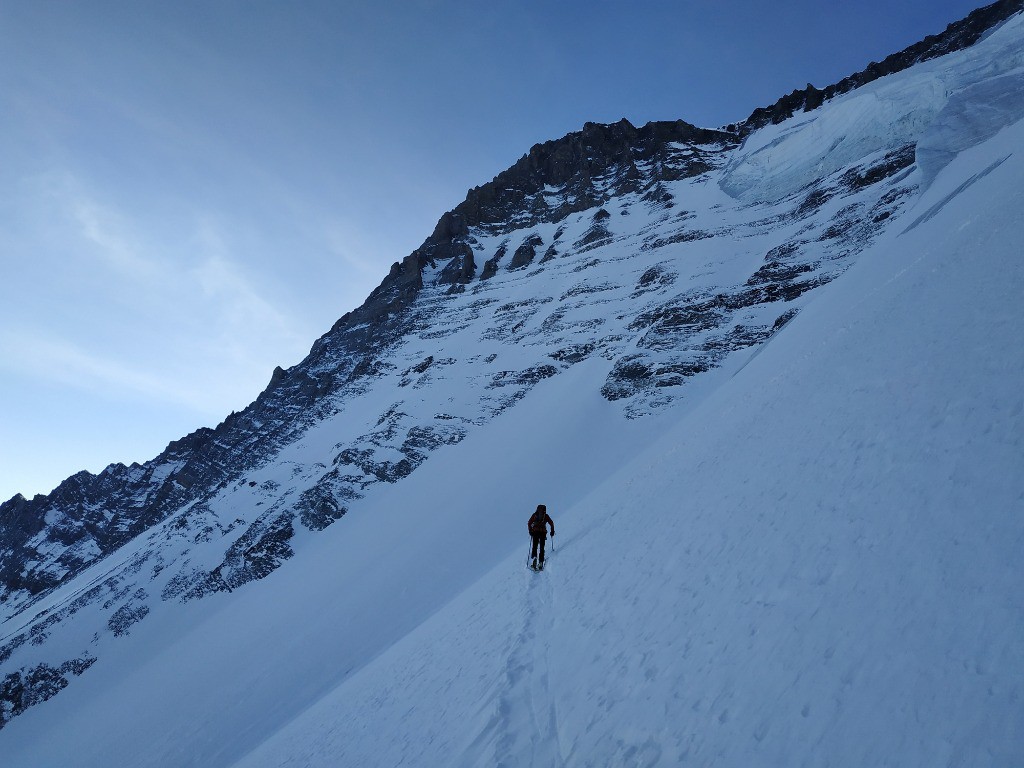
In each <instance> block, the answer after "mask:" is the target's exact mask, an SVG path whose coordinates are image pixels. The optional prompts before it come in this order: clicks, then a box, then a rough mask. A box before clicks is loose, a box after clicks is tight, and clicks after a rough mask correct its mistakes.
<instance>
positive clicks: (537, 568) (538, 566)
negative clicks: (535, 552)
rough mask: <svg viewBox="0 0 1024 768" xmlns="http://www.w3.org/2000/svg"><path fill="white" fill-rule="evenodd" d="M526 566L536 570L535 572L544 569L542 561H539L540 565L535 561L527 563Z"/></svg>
mask: <svg viewBox="0 0 1024 768" xmlns="http://www.w3.org/2000/svg"><path fill="white" fill-rule="evenodd" d="M526 567H527V568H529V569H530V570H531V571H536V572H537V573H540V572H541V571H543V570H544V564H543V563H541V564H540V565H537V564H535V563H529V564H528V565H527V566H526Z"/></svg>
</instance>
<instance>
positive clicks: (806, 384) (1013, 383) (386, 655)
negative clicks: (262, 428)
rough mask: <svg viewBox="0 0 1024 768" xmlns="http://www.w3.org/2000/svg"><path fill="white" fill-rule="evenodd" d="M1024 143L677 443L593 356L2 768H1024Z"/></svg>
mask: <svg viewBox="0 0 1024 768" xmlns="http://www.w3.org/2000/svg"><path fill="white" fill-rule="evenodd" d="M1021 146H1024V123H1020V122H1018V123H1016V124H1014V125H1012V126H1010V127H1008V128H1004V129H1003V130H1002V131H1000V132H999V133H997V134H996V135H995V136H994V137H992V138H990V139H988V140H986V141H983V142H981V143H979V144H977V145H976V146H974V147H971V148H969V149H965V150H964V151H962V152H961V153H960V154H959V155H958V156H957V157H956V158H955V159H954V160H953V161H952V162H951V163H949V164H948V165H947V166H946V167H945V168H943V169H942V170H941V171H939V173H938V174H937V176H936V177H935V179H934V182H933V183H932V185H931V186H930V188H929V189H928V190H927V192H926V193H925V194H924V195H922V196H921V197H920V199H918V200H917V201H916V202H915V204H914V209H913V210H911V211H909V212H908V213H907V214H906V215H905V216H904V217H903V222H906V224H907V226H906V227H903V226H901V227H895V228H892V229H890V231H889V233H888V234H887V235H885V236H883V237H882V238H880V239H879V240H878V241H877V242H876V243H875V245H874V246H873V247H871V248H870V249H869V250H868V251H867V252H866V253H865V254H863V255H862V257H861V259H860V261H859V262H858V263H857V264H856V265H855V266H854V267H853V268H852V269H851V270H850V271H849V272H847V273H846V274H845V275H844V276H843V277H842V278H841V279H839V280H837V281H835V282H833V283H831V284H830V285H829V286H826V287H825V288H823V289H822V290H821V291H819V292H817V293H816V294H815V295H814V298H813V299H812V300H811V301H809V302H808V304H807V306H806V308H805V309H804V311H803V313H802V314H801V315H800V316H798V317H797V318H796V319H795V320H794V321H792V322H791V323H790V324H789V325H788V326H786V328H784V329H783V330H782V331H781V332H780V333H779V334H777V335H776V336H775V337H774V338H773V339H772V340H771V341H770V342H769V343H768V344H766V345H765V346H764V347H763V348H762V350H761V352H760V353H759V354H757V355H756V356H754V357H753V358H752V359H750V360H749V362H748V363H747V364H746V365H745V367H743V368H742V369H741V370H739V371H737V372H736V373H735V375H734V376H733V377H732V378H731V379H730V380H728V381H727V382H726V383H724V384H722V385H721V386H720V387H719V388H718V389H716V390H715V391H714V392H712V393H710V394H709V395H708V396H707V398H706V399H705V400H703V401H702V402H701V403H700V404H699V405H697V406H696V407H694V408H693V409H691V410H690V411H688V412H684V414H683V416H682V417H681V418H678V419H676V420H675V422H674V423H671V422H670V421H669V418H668V416H667V415H666V416H664V418H662V419H661V420H660V423H659V424H657V425H654V424H652V423H651V422H650V421H649V420H648V421H639V422H629V421H624V420H622V419H621V417H620V416H619V415H618V413H617V412H616V411H615V409H614V407H613V405H612V404H610V403H608V402H606V401H605V400H603V399H602V398H600V397H599V395H598V394H597V393H596V392H595V391H593V388H592V387H583V386H582V385H581V382H582V381H584V380H591V379H593V377H594V376H595V373H596V375H598V376H599V375H600V373H601V372H595V370H593V369H594V368H596V367H600V366H601V365H603V364H604V363H603V362H602V361H600V360H593V361H589V362H587V363H585V364H582V365H581V366H577V367H576V368H574V369H572V370H571V371H570V372H568V373H567V374H564V375H562V376H559V377H556V378H554V379H551V380H549V381H544V382H541V383H540V384H538V385H537V387H535V388H534V389H533V390H532V391H531V393H530V394H529V395H528V396H527V397H526V399H525V400H524V401H523V402H522V403H521V404H520V405H519V406H517V408H516V409H513V410H510V411H507V412H506V413H504V414H502V415H501V416H500V417H498V418H497V419H496V420H495V422H494V424H493V425H492V427H491V428H489V429H488V430H483V431H480V432H477V433H474V434H472V435H470V436H469V437H467V439H466V440H464V441H463V442H462V443H460V444H458V445H455V446H450V447H448V448H445V449H442V451H440V452H439V453H438V455H437V456H436V457H435V458H433V459H432V460H431V462H430V463H429V464H428V465H425V466H424V467H423V468H422V469H421V470H420V471H419V472H417V473H415V474H414V475H412V476H410V477H409V478H407V479H406V480H405V481H404V482H403V483H402V484H399V485H398V486H395V487H394V488H392V489H389V493H388V494H387V495H380V496H379V497H377V499H376V501H375V503H374V504H373V506H372V507H365V508H360V510H359V511H358V512H354V513H351V514H350V515H348V516H346V517H345V518H343V519H342V520H341V521H339V522H338V523H337V524H335V525H334V526H332V527H331V528H330V529H328V530H327V531H324V532H323V534H322V535H321V536H319V537H317V538H315V539H314V540H313V541H311V543H310V544H309V545H308V548H307V550H306V551H304V553H303V557H302V558H296V559H294V560H291V561H288V562H287V563H285V564H284V565H283V566H282V567H281V568H280V569H279V570H278V571H276V572H274V573H273V574H271V575H270V576H269V577H267V578H266V579H265V580H263V581H261V582H258V583H257V584H256V585H253V587H252V588H247V589H244V590H242V591H240V592H237V593H234V594H231V595H216V596H213V597H211V598H209V599H207V600H204V601H201V602H199V603H189V604H186V605H176V606H174V609H173V611H168V612H165V613H164V614H162V616H160V617H156V618H155V619H153V620H152V621H147V622H143V623H141V624H140V625H139V627H138V630H137V631H136V632H135V633H133V634H132V635H131V636H130V637H128V638H125V639H124V643H125V644H126V647H128V648H130V649H136V650H137V653H136V654H135V655H133V654H132V653H126V656H127V657H128V658H129V659H131V658H135V659H136V662H135V663H134V664H132V663H126V662H125V661H124V660H123V659H122V660H120V661H119V662H118V664H117V665H114V664H110V665H105V662H104V660H102V659H101V660H100V661H99V662H97V664H96V665H95V666H94V668H93V669H91V670H90V671H89V674H88V675H86V676H84V677H83V678H82V679H81V680H80V681H78V682H76V684H75V685H73V686H70V687H69V689H68V690H67V691H65V692H64V693H62V694H61V696H59V697H57V698H55V699H53V700H52V701H50V702H47V704H46V705H45V706H43V707H37V708H34V709H32V710H29V711H28V712H26V713H25V714H24V715H22V716H21V717H20V718H18V719H17V720H15V721H13V722H12V723H11V724H10V725H9V726H8V727H7V728H6V729H5V730H4V732H3V734H2V739H3V742H2V746H3V751H4V764H5V765H11V766H57V765H76V766H92V765H95V766H109V765H118V764H123V765H129V764H130V765H138V766H142V765H154V766H156V765H162V766H168V765H202V766H238V767H239V768H241V767H242V766H245V767H246V768H255V767H256V766H284V765H295V766H298V765H302V766H339V765H351V766H355V765H359V766H395V765H422V766H427V765H466V766H471V765H507V766H522V765H594V766H598V765H602V766H603V765H642V766H654V765H677V764H681V763H687V762H692V763H694V764H700V765H720V766H749V765H761V766H766V765H779V766H792V765H808V766H823V765H851V766H854V765H856V766H864V765H901V766H906V765H962V766H988V765H991V766H1006V765H1013V764H1018V763H1020V762H1021V761H1022V760H1024V729H1022V727H1021V723H1022V722H1024V720H1022V718H1021V714H1022V700H1024V698H1022V696H1024V683H1022V681H1024V631H1022V630H1024V600H1022V598H1021V593H1020V589H1019V585H1020V584H1021V583H1022V578H1021V577H1022V575H1024V574H1022V573H1021V570H1022V569H1021V565H1020V557H1019V554H1020V551H1021V545H1022V543H1024V444H1022V442H1024V416H1022V413H1024V394H1022V393H1024V387H1022V384H1024V347H1022V345H1021V344H1019V340H1020V339H1021V338H1022V337H1024V313H1022V311H1021V308H1020V298H1021V296H1022V295H1024V268H1022V264H1021V260H1020V253H1021V249H1020V245H1019V243H1020V241H1021V236H1022V234H1024V191H1022V189H1021V185H1020V183H1019V180H1020V179H1021V178H1024V156H1022V155H1021V154H1020V152H1019V147H1021ZM980 169H988V172H987V173H979V170H980ZM667 413H669V414H670V413H671V412H667ZM552 424H557V425H558V428H557V429H552V428H551V426H550V425H552ZM659 432H660V433H661V434H660V435H659V434H658V433H659ZM647 441H649V443H648V444H647V445H646V447H644V448H642V449H641V448H639V446H640V445H641V444H643V443H645V442H647ZM584 446H585V448H584ZM631 457H632V458H631ZM456 489H457V490H456ZM537 501H545V502H547V503H548V505H549V509H550V510H551V512H552V513H553V515H554V518H555V521H556V524H557V526H558V531H559V533H558V536H557V537H556V539H555V541H554V544H555V547H556V551H555V553H554V555H553V556H552V559H551V565H550V567H549V568H548V569H547V570H546V571H545V572H544V573H543V574H540V575H535V574H533V573H531V572H529V571H527V570H526V569H525V568H523V559H524V557H525V554H526V553H525V545H526V540H525V536H524V535H523V533H524V532H523V530H522V529H523V527H524V522H525V518H526V516H527V515H528V513H529V511H530V510H531V509H532V506H533V504H535V503H536V502H537ZM382 520H386V522H382ZM370 541H372V542H373V544H372V545H371V544H368V543H367V542H370ZM513 543H514V544H515V548H514V549H512V547H513ZM460 585H462V586H460ZM463 587H465V589H463ZM455 594H457V597H455V598H454V599H451V600H449V598H450V597H451V595H455ZM439 601H440V602H439ZM445 603H446V604H445ZM182 626H185V627H189V628H190V629H189V630H188V631H187V632H185V633H184V634H182V633H181V631H180V630H177V629H176V628H178V627H182ZM153 647H159V648H161V649H162V650H161V651H160V652H159V653H157V654H151V653H148V649H151V648H153Z"/></svg>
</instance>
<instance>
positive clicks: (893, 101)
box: [721, 16, 1024, 202]
mask: <svg viewBox="0 0 1024 768" xmlns="http://www.w3.org/2000/svg"><path fill="white" fill-rule="evenodd" d="M1022 25H1024V21H1022V19H1021V17H1020V16H1016V17H1014V18H1012V19H1010V20H1009V21H1007V22H1006V23H1005V24H1004V25H1003V26H1002V27H1000V28H998V29H996V30H995V31H994V32H992V33H991V34H990V35H989V36H988V37H986V38H985V39H984V40H982V41H981V42H979V43H978V44H977V45H976V46H974V47H973V48H970V49H968V50H967V51H964V52H961V53H958V54H955V55H950V56H945V57H942V58H939V59H933V60H931V61H928V62H926V63H923V64H919V65H918V66H916V67H914V68H913V69H911V70H908V71H906V72H902V73H900V74H899V75H894V76H889V77H885V78H882V79H880V80H876V81H874V82H872V83H870V84H868V85H865V86H863V87H861V88H858V89H857V90H855V91H852V92H850V93H847V94H845V95H842V96H837V97H836V98H835V99H833V100H832V101H831V102H829V104H828V107H827V108H822V109H817V110H815V111H812V112H806V113H798V114H795V115H793V116H792V117H790V118H789V119H787V120H785V121H783V122H781V123H779V124H777V125H771V126H767V127H765V128H763V129H761V130H759V131H757V132H755V133H753V134H751V135H750V136H748V137H747V138H746V140H745V141H744V143H743V146H742V147H740V149H739V150H738V151H737V152H736V153H735V155H734V156H733V158H732V159H731V160H730V162H729V165H728V167H727V169H726V172H725V174H724V175H723V177H722V180H721V185H722V189H723V190H724V191H725V192H726V193H727V194H729V195H730V196H732V197H735V198H736V199H738V200H741V201H745V202H755V201H772V200H780V199H784V198H786V197H787V196H789V195H791V194H794V193H796V192H798V191H799V190H802V189H804V188H806V187H807V185H808V184H812V183H814V182H815V180H817V179H819V178H821V177H822V176H827V175H829V174H831V173H834V172H836V171H838V170H839V169H841V168H844V167H846V166H848V165H850V164H851V163H853V162H856V161H858V160H859V159H860V158H864V157H867V156H868V155H871V154H873V153H876V152H890V151H893V150H896V149H898V148H899V147H902V146H906V145H915V144H918V142H920V145H919V150H920V152H919V155H918V162H919V163H920V164H921V167H922V170H923V171H925V173H924V174H923V177H922V180H923V182H924V183H927V182H928V181H930V180H931V178H933V177H934V174H935V173H936V172H937V171H938V169H939V168H941V167H942V165H944V164H946V163H948V162H949V161H950V160H951V159H952V157H954V156H955V155H956V153H957V152H960V151H962V150H964V149H966V148H968V147H970V146H973V145H974V144H975V143H978V142H979V141H981V140H983V139H986V138H989V137H991V136H992V135H993V134H994V133H995V132H996V131H997V130H999V129H1000V128H1001V127H1003V126H1005V125H1009V124H1011V123H1013V122H1015V121H1016V120H1018V119H1019V118H1020V116H1021V114H1022V98H1024V97H1022V96H1021V85H1022V83H1021V77H1022V76H1024V74H1022V71H1021V70H1022V68H1024V39H1022V36H1021V26H1022Z"/></svg>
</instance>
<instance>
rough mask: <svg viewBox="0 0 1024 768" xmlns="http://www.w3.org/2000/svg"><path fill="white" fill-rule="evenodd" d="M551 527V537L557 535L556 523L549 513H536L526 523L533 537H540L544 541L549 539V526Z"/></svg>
mask: <svg viewBox="0 0 1024 768" xmlns="http://www.w3.org/2000/svg"><path fill="white" fill-rule="evenodd" d="M549 525H550V526H551V535H552V536H554V535H555V521H554V520H552V519H551V516H550V515H549V514H548V513H547V512H534V513H533V514H532V515H530V519H529V521H528V522H527V523H526V530H528V531H529V532H530V535H531V536H539V537H541V538H542V539H546V538H547V537H548V528H547V527H548V526H549Z"/></svg>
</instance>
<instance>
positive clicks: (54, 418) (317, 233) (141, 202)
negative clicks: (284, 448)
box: [0, 0, 976, 500]
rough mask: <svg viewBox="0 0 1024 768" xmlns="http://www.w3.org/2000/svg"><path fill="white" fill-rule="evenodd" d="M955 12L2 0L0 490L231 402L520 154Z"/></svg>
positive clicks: (871, 51) (159, 434)
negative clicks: (589, 125) (586, 126)
mask: <svg viewBox="0 0 1024 768" xmlns="http://www.w3.org/2000/svg"><path fill="white" fill-rule="evenodd" d="M974 7H976V4H975V3H974V2H954V1H953V0H932V1H930V2H929V1H925V0H921V1H918V0H908V1H907V2H901V3H892V2H876V0H866V1H865V2H860V3H838V4H828V3H821V2H805V1H804V0H799V1H798V2H788V3H771V2H766V1H765V2H761V1H759V0H742V1H739V0H738V1H737V2H718V3H711V2H681V1H677V2H657V1H652V2H642V1H640V2H635V3H624V2H605V1H603V0H591V1H590V2H585V3H584V2H569V1H567V2H558V3H554V2H548V3H541V2H529V1H526V0H524V1H522V2H506V1H504V0H498V1H497V2H491V3H487V4H483V3H468V2H454V1H447V0H419V1H417V0H409V1H408V2H401V3H398V2H294V3H285V2H229V1H227V0H207V1H206V2H192V1H191V0H184V1H181V2H174V3H166V2H165V3H157V2H109V1H107V0H94V1H93V2H89V3H81V2H70V1H69V2H47V1H45V0H38V1H36V0H33V1H32V2H29V1H28V0H25V1H23V2H10V1H8V0H0V110H2V114H3V119H2V120H0V161H2V162H0V270H2V272H0V274H2V277H3V279H2V291H3V294H2V296H3V300H2V301H0V437H2V439H0V500H2V499H6V498H9V497H10V496H12V495H13V494H14V493H15V492H22V493H24V494H25V495H32V494H34V493H44V492H48V491H49V490H51V489H52V488H53V487H54V486H55V485H56V484H58V483H59V482H60V481H61V480H62V479H63V478H64V477H67V476H68V475H70V474H72V473H74V472H76V471H79V470H82V469H87V470H89V471H93V472H97V471H99V470H101V469H102V468H103V467H104V466H106V465H107V464H109V463H111V462H114V461H123V462H131V461H145V460H146V459H149V458H151V457H152V456H154V455H156V454H157V453H158V452H159V451H160V450H161V449H162V448H163V447H164V446H165V445H166V444H167V443H168V442H169V441H170V440H172V439H176V438H178V437H180V436H181V435H183V434H185V433H187V432H190V431H192V430H193V429H195V428H197V427H200V426H213V425H215V424H216V423H218V422H219V421H220V420H221V419H223V417H224V416H226V415H227V414H228V412H230V411H231V410H238V409H241V408H243V407H245V405H246V404H248V403H249V402H250V401H251V400H252V399H254V398H255V396H256V395H257V394H258V393H259V392H260V390H261V389H262V388H263V387H264V386H265V385H266V383H267V381H268V380H269V378H270V373H271V371H272V370H273V368H274V366H275V365H282V366H284V367H288V366H290V365H294V364H295V363H297V362H298V361H299V360H301V359H302V357H304V355H305V354H306V352H307V351H308V350H309V347H310V345H311V344H312V342H313V341H314V340H315V339H316V338H317V337H318V336H320V335H321V334H322V333H324V332H325V331H326V330H327V329H328V328H329V327H330V326H331V324H332V323H333V322H334V321H335V320H336V319H337V318H338V317H340V316H341V315H342V314H344V312H346V311H348V310H349V309H352V308H353V307H355V306H357V305H358V304H359V303H360V302H361V301H362V299H363V298H364V297H365V296H366V294H367V293H369V291H370V290H372V289H373V288H374V287H375V286H376V285H377V284H378V283H379V282H380V280H381V279H382V278H383V276H384V275H385V274H386V272H387V269H388V267H389V265H390V264H391V263H392V262H394V261H397V260H399V259H401V258H402V257H403V256H405V255H406V254H408V253H409V252H410V251H412V250H413V249H415V248H416V247H417V246H418V245H419V244H420V243H421V242H422V241H423V239H424V238H425V237H426V236H427V235H428V234H429V233H430V232H431V230H432V229H433V226H434V224H435V222H436V221H437V219H438V218H439V217H440V215H441V214H442V213H444V212H445V211H446V210H448V209H450V208H452V207H454V206H455V205H457V204H458V203H459V202H460V201H461V200H462V199H463V197H464V196H465V193H466V190H467V189H469V188H470V187H473V186H476V185H478V184H482V183H484V182H486V181H489V180H490V179H491V178H492V177H493V176H494V175H495V174H497V173H498V172H500V171H501V170H503V169H504V168H506V167H508V166H509V165H511V164H512V163H513V162H515V160H516V159H518V158H519V157H520V156H521V155H522V154H524V153H525V152H526V151H528V150H529V148H530V146H531V145H533V144H535V143H537V142H541V141H546V140H549V139H554V138H557V137H559V136H562V135H564V134H565V133H568V132H569V131H573V130H578V129H579V128H580V127H581V126H582V124H583V123H584V122H586V121H588V120H589V121H596V122H612V121H615V120H618V119H620V118H622V117H626V118H628V119H629V120H630V121H631V122H633V123H634V124H636V125H640V124H643V123H645V122H647V121H650V120H674V119H678V118H682V119H684V120H687V121H689V122H692V123H696V124H698V125H704V126H712V127H713V126H720V125H724V124H726V123H729V122H732V121H735V120H739V119H742V118H743V117H745V116H746V115H748V114H749V113H750V112H751V111H752V110H753V109H754V108H755V107H757V106H763V105H765V104H768V103H770V102H773V101H774V100H775V99H776V98H778V97H779V96H781V95H783V94H784V93H788V92H789V91H791V90H793V89H794V88H798V87H803V86H804V85H805V84H806V83H808V82H811V83H814V84H815V85H817V86H824V85H827V84H829V83H831V82H834V81H836V80H838V79H840V78H842V77H844V76H845V75H848V74H850V73H851V72H853V71H856V70H858V69H861V68H863V66H864V65H866V64H867V63H868V62H869V61H872V60H878V59H881V58H884V57H885V56H886V55H888V54H889V53H892V52H895V51H896V50H898V49H900V48H902V47H905V46H906V45H908V44H910V43H912V42H915V41H917V40H919V39H920V38H922V37H924V36H925V35H926V34H933V33H937V32H940V31H941V30H942V29H943V28H944V27H945V26H946V24H947V23H949V22H951V21H954V20H956V19H959V18H961V17H963V16H964V15H966V14H967V13H968V12H969V11H970V10H972V9H973V8H974Z"/></svg>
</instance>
